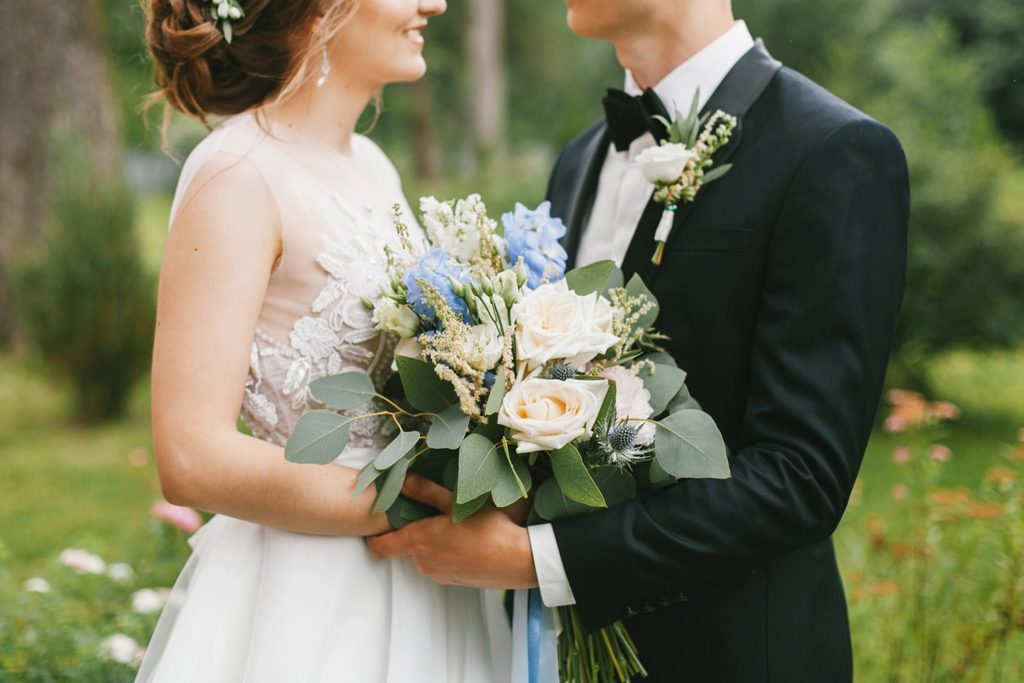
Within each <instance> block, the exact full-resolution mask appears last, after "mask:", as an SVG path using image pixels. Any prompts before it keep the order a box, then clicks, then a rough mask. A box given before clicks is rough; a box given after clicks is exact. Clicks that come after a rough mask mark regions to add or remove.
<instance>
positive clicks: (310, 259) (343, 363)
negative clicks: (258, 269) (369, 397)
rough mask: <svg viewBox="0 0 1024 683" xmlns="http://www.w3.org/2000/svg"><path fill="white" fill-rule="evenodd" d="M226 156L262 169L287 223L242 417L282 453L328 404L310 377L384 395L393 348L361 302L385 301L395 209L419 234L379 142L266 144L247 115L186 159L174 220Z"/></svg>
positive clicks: (359, 425)
mask: <svg viewBox="0 0 1024 683" xmlns="http://www.w3.org/2000/svg"><path fill="white" fill-rule="evenodd" d="M225 156H227V157H233V158H237V160H238V163H247V164H251V165H252V166H253V167H254V168H255V169H256V170H257V171H258V172H259V174H260V176H261V177H262V178H263V180H264V181H265V186H266V187H265V188H264V189H265V190H266V191H268V192H269V193H270V195H271V197H272V199H273V201H274V203H275V205H276V207H277V210H278V214H279V218H280V225H281V259H280V261H279V262H278V264H277V266H276V268H275V269H274V270H273V272H272V273H271V274H270V278H269V280H268V283H267V291H266V296H265V298H264V301H263V306H262V309H261V311H260V316H259V323H258V326H257V328H256V330H255V334H254V338H253V342H252V348H251V351H250V359H249V375H248V377H247V379H246V382H245V392H244V399H243V402H242V406H241V411H240V412H241V417H242V419H243V420H244V422H245V423H246V425H247V426H248V427H249V429H250V430H251V431H252V433H253V435H254V436H256V437H258V438H260V439H264V440H266V441H270V442H272V443H277V444H283V443H284V442H285V441H286V440H287V438H288V436H289V434H291V431H292V429H293V428H294V427H295V423H296V422H297V421H298V419H299V417H300V416H301V415H302V414H303V413H304V412H306V411H307V410H310V409H314V408H322V407H323V406H322V404H320V402H319V401H317V400H316V399H315V398H314V397H313V396H312V394H311V393H310V390H309V385H310V383H311V382H312V381H313V380H315V379H318V378H320V377H324V376H326V375H331V374H336V373H338V372H341V371H343V370H345V369H359V370H365V371H367V372H369V373H370V375H371V377H373V379H374V382H375V383H376V384H377V385H378V387H379V386H381V384H382V383H383V382H384V380H385V379H386V378H387V376H388V374H389V373H390V372H391V362H392V357H393V349H394V342H395V340H394V339H393V338H392V337H390V336H389V335H385V334H383V333H380V332H378V331H376V330H374V329H373V322H372V313H371V311H370V310H368V308H367V307H366V306H365V305H364V303H363V300H364V299H371V300H375V299H377V298H378V297H379V296H380V285H381V284H382V283H383V282H384V278H385V277H386V275H385V253H384V247H385V245H387V244H390V245H395V244H396V243H397V237H396V235H395V230H394V227H393V224H392V209H391V207H393V206H394V205H395V204H399V205H400V206H401V207H402V209H403V214H404V215H403V220H404V221H405V222H406V223H407V224H409V226H410V230H412V231H414V234H420V233H419V230H418V227H417V226H416V225H415V224H414V221H413V217H412V212H411V211H410V210H409V208H408V205H407V203H406V201H405V198H404V196H403V194H402V189H401V184H400V181H399V178H398V174H397V173H396V172H395V169H394V167H393V166H392V165H391V163H390V161H388V159H387V158H386V157H385V156H384V154H383V153H382V152H381V151H380V149H378V148H377V147H376V145H374V143H372V142H371V141H369V140H368V139H366V138H364V137H362V136H355V137H354V139H353V143H352V155H351V157H348V156H344V155H341V154H339V153H337V152H333V151H330V150H327V149H324V148H321V147H319V146H315V145H312V144H309V143H304V142H296V141H284V140H281V139H279V138H278V137H276V136H269V135H268V134H267V133H265V132H264V131H263V130H262V129H261V128H260V127H259V125H258V124H257V122H256V120H255V118H254V117H253V116H252V115H251V114H241V115H239V116H235V117H232V118H230V119H228V120H227V121H225V122H224V123H223V124H221V126H220V127H218V128H217V129H216V130H214V131H213V132H212V133H211V134H210V135H209V136H207V138H206V139H204V140H203V141H202V142H201V143H200V144H199V145H198V146H197V147H196V149H195V150H193V152H192V153H191V154H190V155H189V158H188V159H187V160H186V162H185V165H184V168H183V169H182V174H181V178H180V180H179V182H178V190H177V193H176V195H175V201H174V205H173V206H172V209H171V215H172V217H173V216H174V214H175V212H176V211H177V209H178V205H179V203H180V202H181V201H182V198H183V196H184V194H185V191H186V189H187V187H188V185H189V184H190V182H191V181H192V179H193V178H194V177H195V176H196V174H197V172H198V171H199V170H200V169H201V168H202V166H203V164H205V163H208V162H210V160H211V159H215V158H219V159H220V162H221V163H223V162H224V157H225ZM241 248H244V245H243V246H242V247H241ZM349 412H351V413H354V414H363V413H367V412H372V411H371V410H370V406H367V407H365V408H360V409H355V410H353V411H349ZM393 433H394V425H393V423H392V422H390V421H389V420H386V419H380V418H368V419H365V420H360V421H357V422H355V423H353V425H352V430H351V435H350V437H349V444H350V445H351V446H355V447H359V446H383V445H384V444H386V443H387V442H388V441H389V440H390V438H391V436H392V435H393Z"/></svg>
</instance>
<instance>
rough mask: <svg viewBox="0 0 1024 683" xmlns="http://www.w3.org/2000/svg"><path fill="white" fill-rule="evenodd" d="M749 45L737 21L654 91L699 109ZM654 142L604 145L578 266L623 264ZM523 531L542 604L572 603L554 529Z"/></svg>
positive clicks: (632, 86)
mask: <svg viewBox="0 0 1024 683" xmlns="http://www.w3.org/2000/svg"><path fill="white" fill-rule="evenodd" d="M753 46H754V39H753V37H752V36H751V35H750V31H749V30H748V29H747V25H746V24H745V23H744V22H742V21H737V22H736V23H735V24H733V26H732V28H730V29H729V30H728V31H726V32H725V33H723V34H722V35H721V36H719V37H718V38H716V39H715V40H714V41H713V42H712V43H710V44H709V45H707V46H706V47H705V48H704V49H702V50H701V51H700V52H698V53H697V54H695V55H694V56H692V57H690V58H689V59H688V60H686V61H685V62H683V63H682V64H680V65H679V66H677V67H676V68H675V69H674V70H673V71H672V72H671V73H669V74H668V75H667V76H665V78H663V79H662V80H661V82H660V83H658V84H657V85H655V86H654V92H656V93H657V94H658V97H659V98H661V101H662V102H663V103H664V104H665V108H666V109H667V110H668V112H669V114H670V115H671V116H672V117H673V118H675V116H676V112H677V111H682V112H683V115H684V116H685V114H686V112H687V111H689V108H690V103H691V102H692V101H693V94H694V93H695V92H696V91H697V89H698V88H700V100H699V103H698V106H699V107H700V108H703V107H704V105H705V104H707V101H708V100H709V99H710V98H711V94H712V93H713V92H714V91H715V89H716V88H718V86H719V85H720V84H721V82H722V80H723V79H725V76H726V74H728V73H729V71H730V70H731V69H732V68H733V67H734V66H735V65H736V62H738V61H739V60H740V58H741V57H743V55H745V54H746V53H747V51H749V50H750V48H752V47H753ZM625 91H626V92H627V93H629V94H630V95H639V94H640V93H641V92H642V90H641V88H640V87H639V86H638V85H637V84H636V81H635V80H634V79H633V74H631V73H630V72H629V71H626V86H625ZM653 145H654V136H653V135H651V134H650V133H644V134H643V135H641V136H640V137H638V138H637V139H636V140H634V141H633V143H632V144H631V145H630V146H629V149H627V150H624V151H622V152H619V151H617V150H616V149H615V146H614V145H609V149H608V154H607V156H606V157H605V160H604V166H602V167H601V176H600V178H599V179H598V182H597V196H596V197H595V199H594V207H593V209H592V210H591V212H590V219H589V221H588V223H587V226H586V230H585V231H584V233H583V238H582V240H581V241H580V246H579V250H578V251H577V254H576V266H577V267H579V266H585V265H587V264H590V263H593V262H595V261H602V260H605V259H610V260H612V261H615V263H616V264H617V265H620V266H621V265H622V260H623V259H624V258H625V257H626V251H627V249H628V248H629V243H630V241H631V240H632V239H633V233H634V232H635V231H636V228H637V224H638V223H639V222H640V216H641V214H643V211H644V207H646V206H647V203H648V201H650V198H651V193H652V192H653V191H654V187H653V186H652V185H651V184H650V183H648V182H647V181H646V180H645V179H644V177H643V175H642V174H641V173H640V171H639V169H638V168H637V167H636V164H634V163H633V162H634V160H635V159H636V156H637V155H638V154H639V153H640V152H642V151H643V150H645V149H647V148H648V147H651V146H653ZM528 530H529V532H530V544H531V546H532V548H533V563H534V567H535V568H536V570H537V579H538V581H539V583H540V593H541V598H542V599H543V601H544V604H545V605H547V606H548V607H559V606H561V605H572V604H575V602H576V599H575V598H574V597H573V594H572V587H570V586H569V580H568V578H566V574H565V566H564V565H563V564H562V556H561V554H560V553H559V552H558V543H557V542H556V540H555V532H554V529H553V528H552V527H551V525H550V524H537V525H534V526H531V527H529V528H528Z"/></svg>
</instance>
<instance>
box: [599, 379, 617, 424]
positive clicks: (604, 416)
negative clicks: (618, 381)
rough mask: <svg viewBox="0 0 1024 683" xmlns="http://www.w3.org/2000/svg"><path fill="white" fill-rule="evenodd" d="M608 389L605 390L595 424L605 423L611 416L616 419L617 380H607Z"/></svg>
mask: <svg viewBox="0 0 1024 683" xmlns="http://www.w3.org/2000/svg"><path fill="white" fill-rule="evenodd" d="M607 382H608V391H607V392H605V395H604V401H602V402H601V407H600V409H598V411H597V419H595V420H594V424H597V425H600V424H604V423H605V421H606V420H608V419H609V418H610V419H612V420H614V419H615V417H616V415H615V396H616V394H617V393H618V388H617V387H616V386H615V382H613V381H612V380H607Z"/></svg>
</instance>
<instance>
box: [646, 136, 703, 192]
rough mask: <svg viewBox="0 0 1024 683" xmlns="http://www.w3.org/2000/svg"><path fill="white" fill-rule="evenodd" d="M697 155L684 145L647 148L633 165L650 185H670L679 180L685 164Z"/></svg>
mask: <svg viewBox="0 0 1024 683" xmlns="http://www.w3.org/2000/svg"><path fill="white" fill-rule="evenodd" d="M695 156H697V153H696V152H695V151H693V150H692V149H687V147H686V145H682V144H679V143H669V144H665V145H655V146H654V147H648V148H647V149H645V150H644V151H642V152H640V154H638V155H637V157H636V161H634V162H633V163H635V164H636V165H637V166H638V167H639V168H640V172H641V173H643V174H644V178H646V179H647V182H649V183H652V184H657V183H671V182H673V181H675V180H678V179H679V176H681V175H682V174H683V169H684V168H686V162H688V161H689V160H690V159H692V158H693V157H695Z"/></svg>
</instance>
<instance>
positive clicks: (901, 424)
mask: <svg viewBox="0 0 1024 683" xmlns="http://www.w3.org/2000/svg"><path fill="white" fill-rule="evenodd" d="M907 426H908V425H907V420H906V419H905V418H903V417H902V416H900V415H890V416H889V417H887V418H885V425H883V427H882V428H883V429H884V430H885V431H887V432H889V433H890V434H897V433H899V432H902V431H906V429H907Z"/></svg>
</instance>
